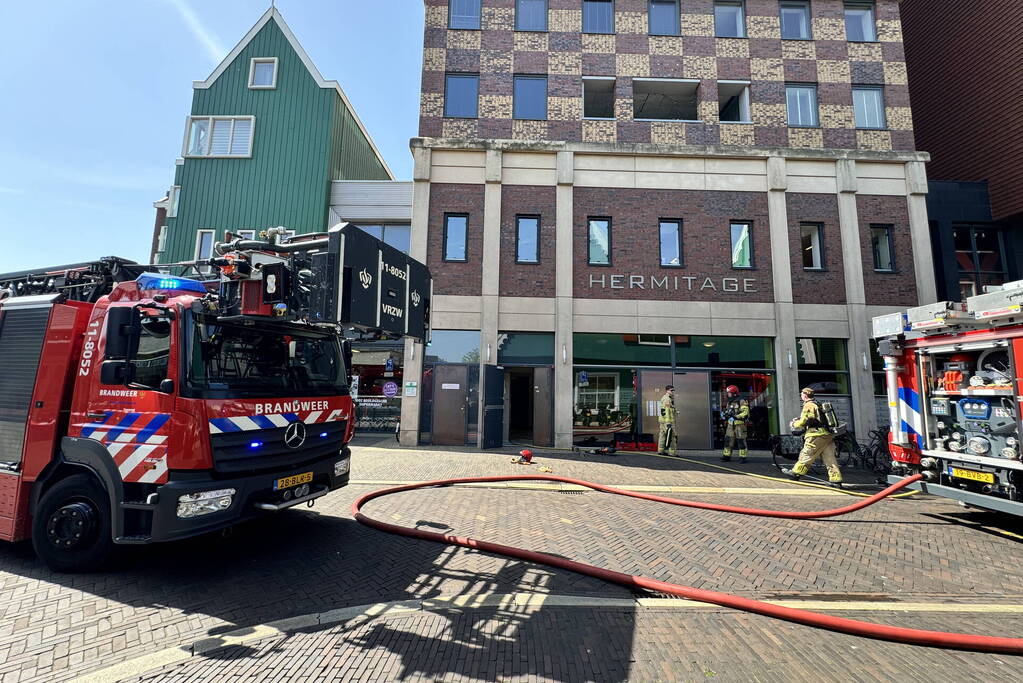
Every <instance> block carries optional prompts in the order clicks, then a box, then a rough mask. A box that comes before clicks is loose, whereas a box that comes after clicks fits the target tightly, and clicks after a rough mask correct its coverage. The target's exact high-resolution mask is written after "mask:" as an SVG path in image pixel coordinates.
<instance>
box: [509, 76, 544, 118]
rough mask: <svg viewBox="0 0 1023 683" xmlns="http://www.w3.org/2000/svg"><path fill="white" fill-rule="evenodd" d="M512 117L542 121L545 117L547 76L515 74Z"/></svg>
mask: <svg viewBox="0 0 1023 683" xmlns="http://www.w3.org/2000/svg"><path fill="white" fill-rule="evenodd" d="M512 117H513V118H516V119H533V120H539V121H543V120H545V119H546V118H547V77H546V76H516V77H515V91H514V97H513V100H512Z"/></svg>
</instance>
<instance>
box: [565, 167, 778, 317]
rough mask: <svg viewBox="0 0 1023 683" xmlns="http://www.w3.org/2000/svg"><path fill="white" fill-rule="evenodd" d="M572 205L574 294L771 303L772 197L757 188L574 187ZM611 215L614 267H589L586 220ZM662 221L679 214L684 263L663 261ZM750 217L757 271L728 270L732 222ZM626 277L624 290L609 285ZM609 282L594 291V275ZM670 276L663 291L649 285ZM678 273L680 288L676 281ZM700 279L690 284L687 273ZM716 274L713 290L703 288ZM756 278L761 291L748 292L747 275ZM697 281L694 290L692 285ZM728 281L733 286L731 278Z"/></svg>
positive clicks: (582, 296) (579, 295)
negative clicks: (640, 281) (635, 278)
mask: <svg viewBox="0 0 1023 683" xmlns="http://www.w3.org/2000/svg"><path fill="white" fill-rule="evenodd" d="M573 194H574V206H573V235H574V244H573V255H574V259H575V269H574V278H575V288H574V289H575V296H576V297H579V298H618V299H647V300H680V301H746V302H750V301H753V302H769V301H773V299H774V294H773V282H772V277H771V248H770V243H769V240H770V226H769V223H768V214H767V195H766V194H764V193H759V192H713V191H699V190H647V189H623V188H612V189H609V188H587V187H576V188H575V190H574V193H573ZM589 216H610V217H611V220H612V223H611V266H610V267H606V266H590V265H588V263H587V261H588V253H587V251H588V237H587V218H588V217H589ZM661 218H682V219H683V225H682V249H683V260H684V262H685V265H684V267H682V268H665V267H662V266H661V265H660V247H659V245H660V232H659V228H658V223H659V220H660V219H661ZM732 220H749V221H752V222H753V263H754V266H755V268H754V269H753V270H737V269H733V268H732V267H731V241H730V237H729V223H730V221H732ZM613 274H624V275H625V276H626V277H625V278H624V281H623V285H624V288H623V289H612V288H611V280H610V278H611V275H613ZM591 275H593V276H594V277H598V278H599V277H601V276H603V277H604V278H605V282H606V283H607V286H606V287H605V288H601V287H600V286H595V287H593V288H590V286H589V282H590V276H591ZM629 275H645V276H646V288H645V289H642V290H641V289H638V288H630V286H629V285H630V283H629V278H628V276H629ZM651 276H653V277H657V278H662V277H664V276H668V277H669V281H670V283H671V286H670V288H669V289H667V290H665V289H663V288H660V287H658V288H657V289H652V290H651V289H650V288H649V282H650V277H651ZM676 277H677V278H678V287H679V288H678V289H677V290H676V289H675V284H674V283H675V280H674V278H676ZM685 277H691V278H695V279H693V280H690V281H686V280H684V279H683V278H685ZM708 277H709V278H711V280H712V282H713V283H714V287H715V289H713V290H712V289H710V288H707V289H704V290H703V291H700V287H701V286H703V285H704V284H705V281H704V278H708ZM723 278H736V279H737V282H738V288H739V290H740V291H738V292H732V291H722V289H723V286H724V285H723V283H722V279H723ZM745 278H753V279H755V280H756V284H755V288H756V290H757V291H756V292H743V291H741V290H742V288H743V279H745ZM690 284H691V286H692V290H690V289H689V286H690ZM728 286H731V283H729V285H728Z"/></svg>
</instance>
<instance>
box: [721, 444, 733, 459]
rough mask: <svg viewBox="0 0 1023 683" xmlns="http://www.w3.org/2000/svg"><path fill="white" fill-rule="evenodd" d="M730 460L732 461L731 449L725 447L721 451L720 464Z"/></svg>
mask: <svg viewBox="0 0 1023 683" xmlns="http://www.w3.org/2000/svg"><path fill="white" fill-rule="evenodd" d="M731 459H732V449H731V448H729V447H727V446H726V447H725V449H724V450H723V451H721V461H722V462H728V461H729V460H731Z"/></svg>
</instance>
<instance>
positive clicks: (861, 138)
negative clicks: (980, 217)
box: [419, 0, 915, 150]
mask: <svg viewBox="0 0 1023 683" xmlns="http://www.w3.org/2000/svg"><path fill="white" fill-rule="evenodd" d="M425 3H426V28H425V40H424V48H423V81H422V83H423V85H422V99H421V112H420V124H419V134H420V135H422V136H424V137H438V136H443V137H455V138H469V139H488V138H503V139H509V138H510V139H515V140H524V141H530V140H532V141H566V142H576V141H585V142H653V143H664V144H722V145H736V146H751V145H758V146H767V147H789V146H791V147H811V148H813V147H816V148H820V147H827V148H838V149H869V150H913V149H914V148H915V146H914V140H913V124H912V117H911V116H910V109H909V89H908V85H907V79H906V63H905V57H904V55H903V49H902V27H901V23H900V21H899V9H898V2H897V0H878V1H877V3H876V27H877V38H878V40H877V41H876V42H872V43H851V42H847V41H846V39H845V21H844V15H843V3H842V0H814V2H813V3H811V12H812V22H811V23H812V36H813V40H805V41H803V40H782V39H781V23H780V19H779V14H778V12H779V7H778V5H779V3H778V0H747V2H746V5H745V7H746V31H747V36H748V37H747V38H716V37H715V35H714V33H715V31H714V14H713V12H714V9H713V0H684V2H682V3H681V5H682V15H681V17H680V19H681V22H680V23H681V33H682V35H680V36H652V35H649V33H648V22H647V11H648V10H647V5H648V2H647V0H615V2H614V10H615V12H614V29H615V33H613V34H584V33H582V11H581V8H582V2H581V0H549V2H548V17H547V28H548V30H547V31H546V32H525V31H516V30H515V0H482V14H481V22H480V23H481V28H480V30H478V31H477V30H463V29H457V30H455V29H449V28H448V0H425ZM459 72H461V73H478V74H479V76H480V81H479V118H478V119H477V120H455V119H445V118H444V81H445V74H446V73H459ZM515 74H523V75H546V76H547V79H548V80H547V83H548V85H547V88H548V92H547V94H548V100H547V120H546V121H513V120H512V105H513V102H512V95H513V83H514V79H513V77H514V75H515ZM584 76H615V77H616V78H617V82H616V84H615V97H616V103H615V115H616V120H615V121H598V120H584V119H583V118H582V114H583V102H582V92H583V77H584ZM635 78H687V79H697V80H699V81H700V88H699V102H698V105H697V111H698V115H699V118H700V121H701V122H700V123H675V122H652V121H635V120H633V100H632V92H633V88H632V81H633V79H635ZM719 80H748V81H750V98H751V105H752V106H751V115H752V119H753V125H752V126H750V125H748V124H740V125H735V124H729V123H722V122H720V121H719V120H718V111H719V109H720V105H719V101H718V85H717V84H718V81H719ZM786 83H816V84H818V106H819V111H820V127H819V128H815V129H805V128H789V127H788V126H787V125H786V124H787V118H786V105H785V84H786ZM853 85H880V86H884V97H885V106H886V115H887V123H888V129H887V130H883V131H858V130H856V128H855V122H854V117H853V100H852V86H853Z"/></svg>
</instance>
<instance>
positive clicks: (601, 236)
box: [588, 218, 611, 266]
mask: <svg viewBox="0 0 1023 683" xmlns="http://www.w3.org/2000/svg"><path fill="white" fill-rule="evenodd" d="M588 224H589V227H588V232H589V261H588V262H589V264H590V265H591V266H609V265H611V219H610V218H590V219H589V221H588Z"/></svg>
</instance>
